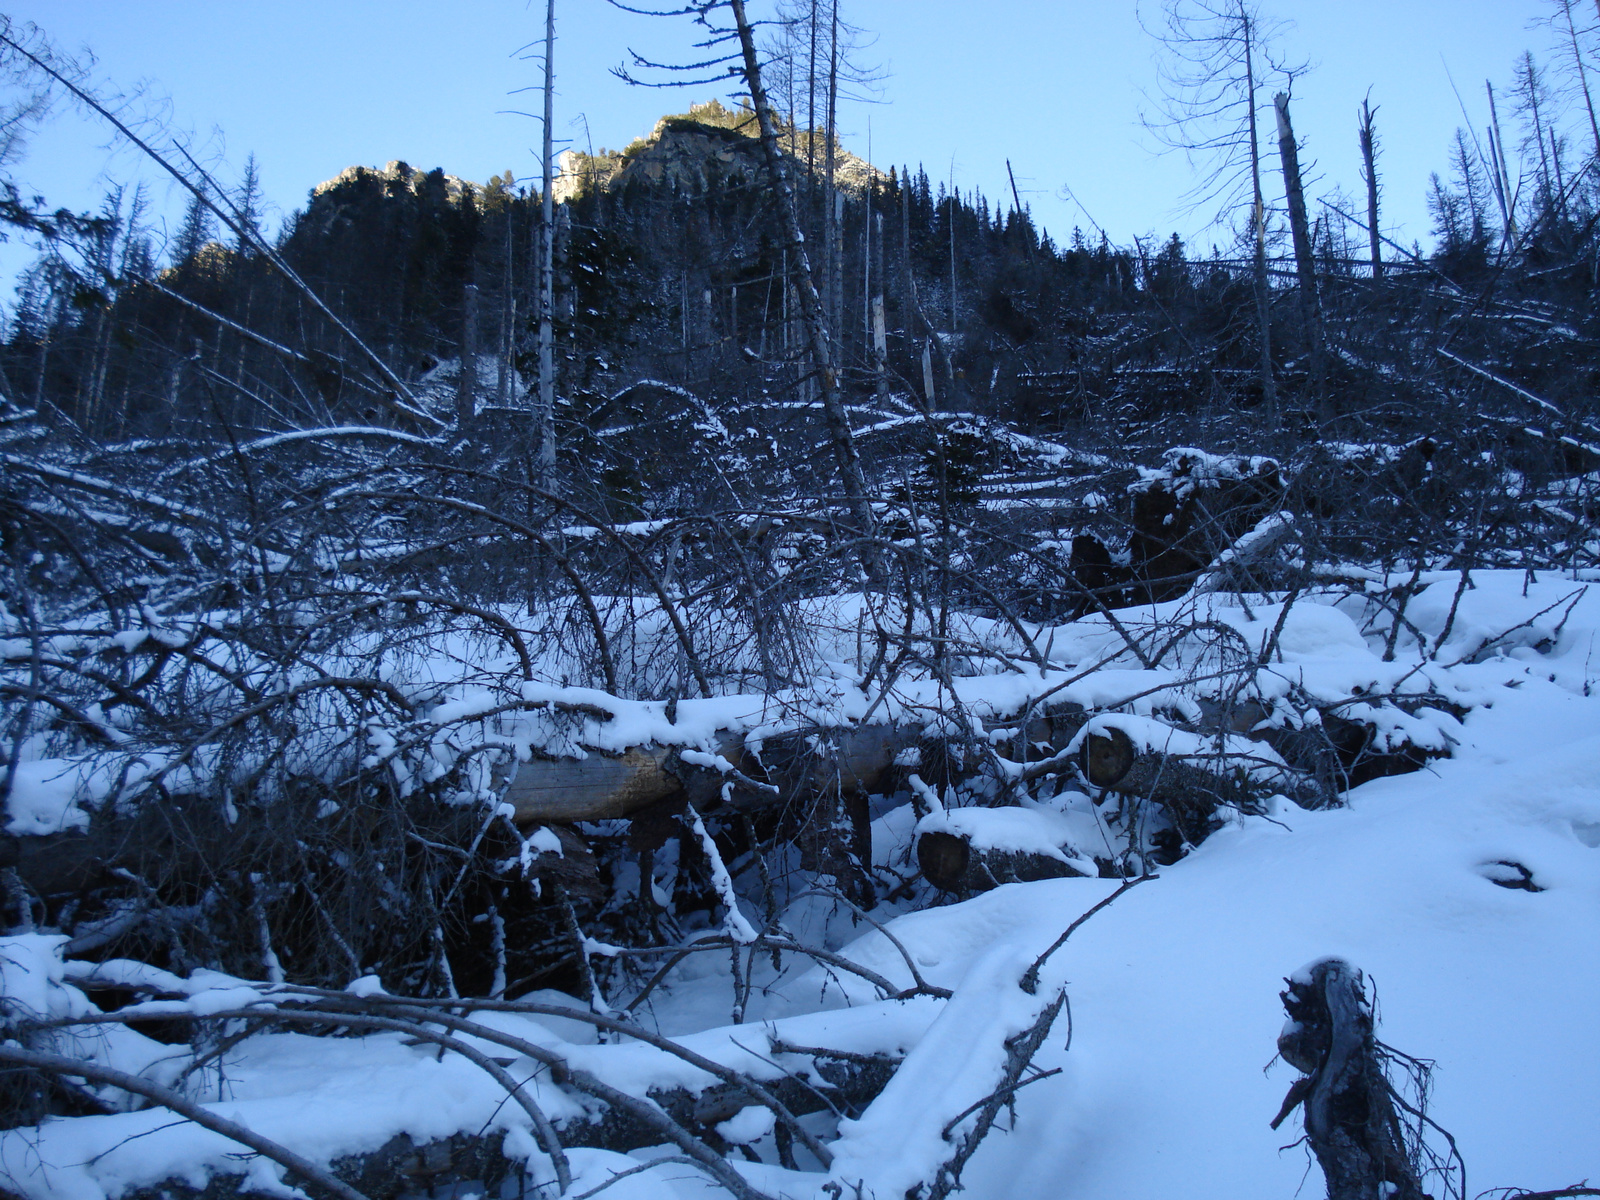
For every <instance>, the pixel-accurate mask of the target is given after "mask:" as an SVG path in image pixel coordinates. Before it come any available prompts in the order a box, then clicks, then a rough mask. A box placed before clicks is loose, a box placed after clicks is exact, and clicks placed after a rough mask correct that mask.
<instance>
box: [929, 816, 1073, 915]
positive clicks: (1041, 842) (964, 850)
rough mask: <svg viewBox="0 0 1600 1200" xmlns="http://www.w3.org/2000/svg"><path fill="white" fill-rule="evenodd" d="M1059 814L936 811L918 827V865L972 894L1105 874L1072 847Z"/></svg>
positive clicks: (949, 888)
mask: <svg viewBox="0 0 1600 1200" xmlns="http://www.w3.org/2000/svg"><path fill="white" fill-rule="evenodd" d="M1066 824H1067V823H1066V821H1065V820H1064V818H1062V817H1061V815H1060V814H1058V813H1051V812H1041V811H1037V810H1033V809H1025V808H1014V807H1009V806H1008V807H1000V808H958V809H950V810H947V811H945V812H938V813H932V814H930V815H929V816H927V817H924V818H923V820H922V821H921V822H919V824H918V826H917V866H918V868H919V869H920V870H921V871H922V875H923V878H925V879H926V880H927V881H928V882H929V883H931V884H933V885H934V887H936V888H938V889H939V890H940V891H944V892H955V893H957V894H960V895H967V894H971V893H973V892H985V891H988V890H989V889H990V888H995V887H999V886H1000V885H1001V884H1004V883H1033V882H1035V881H1037V880H1040V879H1066V878H1071V877H1073V876H1089V877H1094V876H1097V875H1098V874H1099V869H1098V868H1097V867H1096V865H1095V862H1094V860H1093V859H1092V858H1090V857H1089V856H1088V855H1085V854H1083V853H1082V852H1081V851H1079V850H1078V849H1077V848H1076V847H1074V846H1073V845H1072V842H1071V840H1070V838H1069V837H1068V830H1067V829H1066Z"/></svg>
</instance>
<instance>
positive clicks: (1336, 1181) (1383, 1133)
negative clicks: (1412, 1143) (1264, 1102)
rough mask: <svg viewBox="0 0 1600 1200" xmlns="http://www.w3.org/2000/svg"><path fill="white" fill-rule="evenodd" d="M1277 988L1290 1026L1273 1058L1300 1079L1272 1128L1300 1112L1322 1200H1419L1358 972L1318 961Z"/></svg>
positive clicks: (1341, 962) (1338, 961)
mask: <svg viewBox="0 0 1600 1200" xmlns="http://www.w3.org/2000/svg"><path fill="white" fill-rule="evenodd" d="M1284 982H1285V983H1287V984H1288V985H1289V987H1288V990H1287V991H1284V992H1282V993H1281V996H1282V998H1283V1007H1284V1011H1286V1012H1287V1013H1288V1014H1289V1021H1288V1024H1286V1025H1285V1026H1284V1028H1283V1032H1282V1033H1281V1034H1279V1036H1278V1053H1280V1054H1282V1055H1283V1058H1284V1061H1285V1062H1287V1063H1288V1064H1289V1065H1290V1066H1292V1067H1295V1068H1296V1069H1298V1070H1300V1071H1303V1072H1304V1073H1305V1078H1303V1079H1300V1080H1297V1081H1296V1082H1295V1084H1294V1086H1293V1087H1291V1088H1290V1089H1289V1095H1288V1097H1287V1098H1285V1100H1284V1105H1283V1109H1282V1111H1280V1112H1279V1114H1278V1119H1277V1120H1276V1121H1274V1122H1273V1128H1277V1126H1278V1124H1279V1123H1280V1122H1282V1120H1283V1119H1284V1117H1286V1116H1287V1115H1288V1114H1289V1113H1290V1112H1292V1111H1293V1110H1294V1107H1295V1105H1296V1104H1304V1105H1305V1128H1306V1140H1307V1141H1309V1142H1310V1143H1311V1149H1312V1152H1313V1153H1314V1154H1315V1155H1316V1156H1317V1162H1318V1163H1319V1164H1320V1165H1321V1167H1322V1173H1323V1175H1324V1177H1325V1178H1326V1179H1327V1183H1328V1200H1377V1198H1381V1200H1424V1194H1423V1191H1422V1184H1421V1181H1420V1180H1419V1179H1418V1176H1417V1171H1416V1168H1415V1167H1414V1165H1413V1164H1412V1162H1411V1160H1410V1157H1409V1156H1408V1155H1407V1153H1406V1142H1405V1134H1404V1131H1403V1130H1402V1128H1401V1126H1400V1120H1399V1117H1398V1116H1397V1115H1396V1113H1395V1107H1394V1102H1393V1101H1392V1100H1391V1098H1390V1097H1391V1094H1392V1090H1391V1087H1390V1084H1389V1080H1388V1077H1387V1076H1386V1075H1385V1074H1384V1071H1383V1066H1382V1064H1381V1063H1380V1062H1379V1060H1378V1049H1377V1039H1376V1037H1375V1035H1374V1032H1373V1015H1372V1005H1371V1002H1370V1001H1369V1000H1368V999H1367V992H1366V981H1365V979H1364V978H1363V977H1362V974H1361V972H1360V971H1358V970H1357V969H1356V968H1355V967H1353V966H1351V965H1350V964H1349V963H1347V962H1345V961H1344V960H1343V959H1340V958H1325V959H1322V960H1321V961H1319V962H1316V963H1313V964H1312V965H1311V966H1309V967H1307V968H1306V969H1305V970H1303V971H1300V972H1297V973H1296V974H1295V975H1294V976H1292V977H1291V978H1289V979H1287V980H1285V981H1284Z"/></svg>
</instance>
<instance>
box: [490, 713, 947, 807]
mask: <svg viewBox="0 0 1600 1200" xmlns="http://www.w3.org/2000/svg"><path fill="white" fill-rule="evenodd" d="M921 736H922V733H921V730H920V729H919V728H914V727H898V726H893V725H862V726H855V727H852V728H846V729H838V730H819V731H816V732H812V733H808V734H793V735H786V736H785V737H783V738H781V739H774V740H772V741H770V742H768V743H767V744H766V745H765V746H764V747H763V749H762V752H761V753H760V754H759V755H758V754H756V753H754V752H752V751H750V750H749V749H747V748H746V747H745V744H744V738H743V736H742V735H740V734H735V733H728V732H723V733H720V734H718V735H717V739H716V750H715V752H712V751H709V750H697V749H692V748H688V747H682V746H664V745H659V744H650V745H643V746H631V747H629V748H628V749H627V750H625V751H623V752H622V753H621V754H615V755H607V754H602V753H597V752H592V753H589V754H587V755H586V756H585V757H584V758H535V759H531V760H530V761H528V762H525V763H519V764H518V765H517V766H516V768H515V770H514V772H513V774H512V776H511V779H510V782H509V783H507V785H506V788H505V792H504V800H505V802H506V803H507V804H510V805H512V807H513V808H515V810H516V816H515V818H514V819H515V820H516V821H517V823H518V824H519V825H534V824H548V823H550V822H564V823H565V822H573V821H600V820H607V819H615V818H619V817H629V816H632V815H633V814H634V813H636V812H639V811H641V810H642V809H645V808H648V807H650V806H651V805H652V804H658V803H660V802H661V801H663V800H669V799H672V798H674V797H677V796H685V797H687V798H688V800H689V801H690V802H691V803H692V804H694V806H695V807H696V808H700V809H710V808H716V807H719V806H720V805H722V804H724V803H732V804H734V805H735V806H736V807H748V806H751V805H756V804H764V803H770V802H772V801H774V800H778V799H783V800H792V799H795V798H800V797H807V796H816V795H835V794H840V793H843V794H862V793H867V792H874V791H880V790H882V789H883V788H884V786H885V784H886V783H887V781H888V780H889V778H890V772H891V770H892V769H893V767H894V764H895V759H896V757H897V756H898V755H899V754H900V753H901V752H902V751H904V750H905V749H907V748H908V747H911V746H914V745H916V744H917V742H918V740H919V739H920V738H921ZM729 785H731V787H730V786H729Z"/></svg>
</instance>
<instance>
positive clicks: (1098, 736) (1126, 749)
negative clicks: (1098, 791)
mask: <svg viewBox="0 0 1600 1200" xmlns="http://www.w3.org/2000/svg"><path fill="white" fill-rule="evenodd" d="M1136 757H1137V755H1136V754H1135V752H1134V749H1133V739H1132V738H1130V737H1129V736H1128V735H1127V734H1126V733H1124V732H1123V731H1122V730H1120V729H1108V730H1106V731H1105V732H1104V733H1091V734H1090V735H1089V736H1088V737H1086V738H1084V739H1083V775H1084V778H1085V779H1087V780H1088V781H1089V782H1090V783H1092V784H1094V786H1095V787H1100V788H1108V787H1115V786H1116V785H1117V784H1118V783H1120V782H1121V781H1122V780H1123V779H1124V778H1125V777H1126V776H1127V774H1128V772H1129V771H1131V770H1133V763H1134V759H1135V758H1136Z"/></svg>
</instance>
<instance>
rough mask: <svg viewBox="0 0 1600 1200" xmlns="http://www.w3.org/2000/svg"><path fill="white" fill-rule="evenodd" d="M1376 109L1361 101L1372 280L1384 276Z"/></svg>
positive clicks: (1362, 147)
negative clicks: (1375, 127)
mask: <svg viewBox="0 0 1600 1200" xmlns="http://www.w3.org/2000/svg"><path fill="white" fill-rule="evenodd" d="M1375 111H1376V110H1375V109H1374V108H1373V107H1372V105H1371V104H1370V103H1368V102H1367V101H1366V100H1363V101H1362V102H1361V124H1360V127H1359V133H1360V137H1361V165H1362V171H1363V177H1364V179H1365V180H1366V184H1367V241H1368V243H1369V244H1370V245H1371V248H1372V281H1373V282H1374V283H1376V282H1378V281H1379V280H1380V279H1382V278H1383V251H1382V243H1381V242H1380V240H1379V234H1378V166H1377V158H1378V137H1377V133H1376V132H1375V131H1374V130H1373V127H1372V116H1373V113H1374V112H1375Z"/></svg>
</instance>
